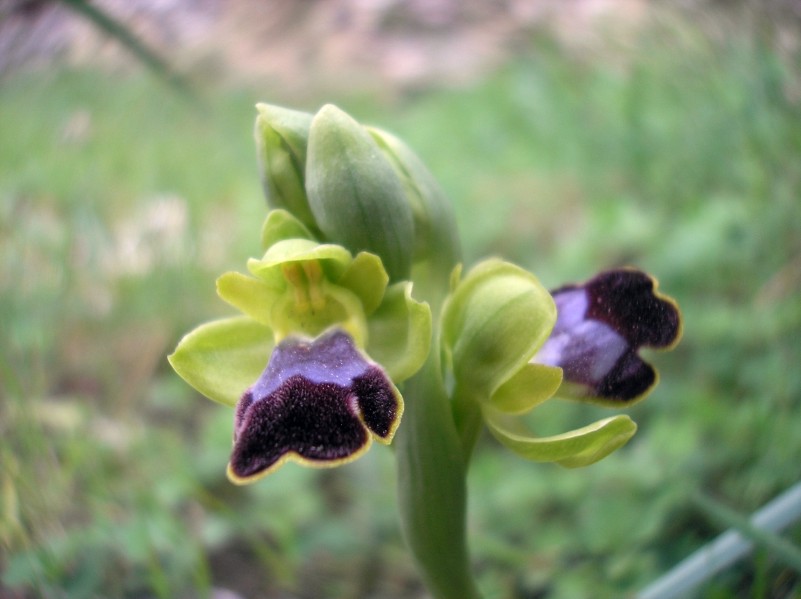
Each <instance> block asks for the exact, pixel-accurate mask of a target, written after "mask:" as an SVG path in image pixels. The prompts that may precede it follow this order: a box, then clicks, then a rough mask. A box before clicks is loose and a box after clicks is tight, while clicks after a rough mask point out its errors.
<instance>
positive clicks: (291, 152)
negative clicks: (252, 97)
mask: <svg viewBox="0 0 801 599" xmlns="http://www.w3.org/2000/svg"><path fill="white" fill-rule="evenodd" d="M256 109H257V110H258V112H259V114H258V116H257V117H256V130H255V137H256V153H257V156H258V160H259V171H260V174H261V179H262V184H263V186H264V193H265V195H266V196H267V204H268V205H269V206H270V207H271V208H283V209H285V210H288V211H289V212H290V213H292V214H293V215H294V216H295V218H297V219H298V220H299V221H300V222H301V223H303V224H304V225H305V226H306V227H308V228H310V229H311V230H313V231H316V230H317V227H316V225H315V222H314V216H313V215H312V212H311V209H310V208H309V201H308V199H307V197H306V187H305V172H306V146H307V143H308V139H309V127H310V126H311V122H312V115H311V114H309V113H307V112H300V111H297V110H289V109H287V108H281V107H280V106H272V105H270V104H256Z"/></svg>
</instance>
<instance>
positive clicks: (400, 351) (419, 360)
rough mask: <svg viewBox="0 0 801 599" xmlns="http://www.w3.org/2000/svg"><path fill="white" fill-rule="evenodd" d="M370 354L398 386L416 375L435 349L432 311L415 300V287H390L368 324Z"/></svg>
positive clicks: (368, 349)
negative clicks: (432, 348)
mask: <svg viewBox="0 0 801 599" xmlns="http://www.w3.org/2000/svg"><path fill="white" fill-rule="evenodd" d="M367 326H368V330H369V341H368V344H367V353H368V354H369V355H370V357H371V358H372V359H373V360H375V361H376V362H378V363H379V364H381V365H382V366H383V367H384V369H385V370H386V372H387V374H389V376H390V377H391V378H392V380H393V381H395V383H399V382H401V381H404V380H406V379H407V378H409V377H411V376H412V375H413V374H414V373H416V372H417V371H418V370H419V369H420V367H421V366H422V365H423V363H424V362H425V360H426V358H427V357H428V353H429V351H430V348H431V309H430V308H429V306H428V304H426V303H424V302H418V301H417V300H415V299H414V298H413V297H412V283H409V282H401V283H396V284H394V285H392V286H390V287H389V288H388V289H387V291H386V293H385V294H384V301H383V302H381V305H380V306H379V307H378V309H377V310H376V311H375V312H373V314H372V315H371V316H370V318H369V319H368V321H367Z"/></svg>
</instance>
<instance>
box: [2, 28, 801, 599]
mask: <svg viewBox="0 0 801 599" xmlns="http://www.w3.org/2000/svg"><path fill="white" fill-rule="evenodd" d="M746 25H747V24H743V23H741V22H740V23H739V24H736V26H732V27H733V28H732V29H730V30H727V31H725V32H724V33H725V35H712V34H710V32H709V30H707V29H705V28H704V26H703V24H699V23H698V22H696V21H694V20H693V19H690V18H678V19H676V20H670V21H669V22H668V21H665V22H662V23H661V24H658V25H657V26H654V27H652V28H649V29H647V30H644V31H642V32H641V34H640V35H639V36H637V37H636V39H635V43H633V44H632V46H631V47H630V48H626V49H625V50H624V51H623V50H618V51H615V52H610V53H609V54H606V55H602V56H594V57H588V56H587V55H580V54H575V53H570V52H566V51H564V50H563V49H562V48H561V47H560V46H559V45H558V44H556V43H554V41H553V39H552V38H551V37H550V36H548V35H547V34H541V35H535V36H532V37H531V38H530V39H528V40H527V41H526V43H525V44H523V45H522V46H521V48H520V49H519V52H518V57H517V58H516V59H515V60H513V61H511V62H510V63H508V64H506V65H505V66H503V67H502V68H499V69H496V70H494V71H493V72H491V73H489V74H487V75H486V76H485V77H483V78H482V79H481V80H480V81H478V82H475V83H472V84H470V85H468V86H462V87H460V88H458V89H452V88H451V89H449V88H444V87H438V86H433V85H432V86H429V87H427V88H425V89H418V90H416V91H415V93H413V94H406V95H400V96H394V97H392V98H388V97H385V96H382V97H384V99H383V100H376V95H375V94H372V93H366V92H365V93H361V92H360V93H355V92H354V93H347V94H346V93H343V92H342V91H335V92H332V93H325V92H324V91H320V92H316V93H315V94H305V95H300V94H298V93H287V92H286V91H285V90H283V89H282V88H279V87H277V86H276V87H271V86H270V85H260V86H259V87H258V89H253V88H249V87H247V86H244V85H240V86H231V85H229V86H225V87H223V88H220V89H216V90H215V91H210V90H211V89H212V86H211V85H209V84H207V85H205V86H204V87H203V90H204V91H203V92H202V93H203V100H202V103H197V102H193V101H188V100H187V99H186V98H184V97H182V96H180V95H177V94H175V93H174V92H173V91H172V90H171V89H169V88H168V87H165V86H164V85H163V84H162V83H161V82H160V81H159V80H158V79H157V78H154V77H152V76H150V75H148V74H143V73H138V72H131V73H128V74H124V75H123V74H109V73H108V72H101V71H98V70H96V69H76V68H68V69H50V70H46V71H35V72H20V73H18V74H16V75H9V76H6V78H5V79H3V80H2V81H0V330H1V331H2V346H1V347H0V397H1V398H2V403H0V438H1V439H2V443H0V517H1V519H0V548H2V549H1V550H0V571H1V572H2V579H1V580H2V583H0V596H3V597H5V596H8V597H37V596H45V597H163V598H167V597H204V596H210V595H212V594H215V593H216V594H217V596H221V595H220V593H221V590H220V589H229V590H233V591H235V592H237V593H240V594H241V595H242V596H245V597H251V598H255V597H267V598H286V597H301V598H320V597H339V598H362V597H384V598H391V597H398V598H411V597H423V596H424V591H423V590H422V589H421V587H420V585H419V583H418V582H417V580H416V577H415V574H414V571H413V567H412V565H411V563H410V561H409V558H408V557H407V556H406V554H405V551H404V548H403V544H402V541H401V539H400V538H399V533H398V528H397V523H396V518H395V513H394V470H393V460H392V456H391V451H390V450H388V449H385V448H380V447H377V448H374V449H373V450H372V451H371V452H370V453H369V455H368V456H367V457H366V458H364V459H362V460H360V461H357V462H356V463H354V464H351V465H348V466H346V467H343V468H340V469H337V470H334V471H330V472H329V471H325V472H317V471H308V470H304V469H301V468H296V467H292V466H290V467H287V468H284V469H282V470H281V471H280V472H279V473H277V474H276V475H274V476H273V477H271V478H270V479H269V480H266V481H264V482H263V483H261V484H258V485H254V486H252V487H248V488H245V489H239V488H234V487H233V486H231V485H230V484H229V483H228V482H227V481H226V479H225V475H224V466H225V462H226V460H227V456H228V452H229V449H230V435H231V413H230V412H229V411H228V410H226V409H224V408H222V407H220V406H217V405H213V404H212V403H211V402H208V401H206V400H204V399H202V398H200V397H199V396H198V395H197V394H195V393H194V392H193V391H192V390H191V389H190V388H188V387H187V386H186V385H184V384H183V383H182V382H181V381H180V380H179V379H178V378H177V377H176V376H175V375H174V374H173V373H172V371H171V370H170V369H169V367H168V365H167V363H166V360H165V356H166V354H167V353H169V352H170V351H171V349H172V348H173V347H174V346H175V344H176V342H177V340H178V339H179V338H180V336H181V335H182V334H183V333H184V332H186V331H188V330H189V329H190V328H192V327H193V326H195V325H196V324H197V323H199V322H201V321H203V320H205V319H209V318H212V317H216V316H219V315H223V314H227V313H229V311H228V310H227V308H226V306H225V305H223V304H222V302H221V301H219V300H217V299H216V297H215V294H214V285H213V281H214V278H215V277H216V276H217V275H218V274H219V273H221V272H222V271H223V270H226V269H241V268H242V266H243V264H244V261H245V260H246V258H247V257H249V256H251V255H253V254H254V253H255V252H256V251H257V239H258V232H259V228H260V225H261V220H262V218H263V215H264V210H265V206H264V202H263V198H262V195H261V190H260V185H259V181H258V176H257V171H256V163H255V154H254V149H253V144H252V139H251V126H252V122H253V119H254V116H255V112H254V109H253V104H254V103H255V102H256V101H259V100H266V101H270V102H273V103H283V104H291V105H293V106H296V107H300V108H308V109H314V108H316V107H317V106H319V105H320V104H321V103H323V102H327V101H334V102H336V103H338V104H340V105H341V106H342V107H343V108H345V109H346V110H348V111H349V112H351V113H352V114H354V115H355V116H356V117H358V118H359V119H361V120H362V121H368V122H373V123H376V124H379V125H381V126H383V127H385V128H388V129H390V130H393V131H395V132H396V133H397V134H399V135H400V136H402V137H403V138H405V139H406V140H407V141H408V142H409V143H410V144H411V145H412V147H414V148H416V149H417V150H418V152H419V153H420V154H421V156H423V157H424V159H425V160H426V161H427V163H428V165H429V167H430V169H431V170H432V172H433V173H434V174H435V175H436V176H437V177H438V178H439V180H440V181H441V183H442V184H443V186H444V187H445V189H446V190H447V191H448V192H449V194H450V196H451V197H452V198H453V200H454V202H455V206H456V210H457V215H458V220H459V224H460V227H461V231H462V234H463V238H464V245H465V248H466V253H467V261H468V262H472V261H475V260H476V259H478V258H480V257H482V256H486V255H489V254H502V255H504V256H506V257H508V258H510V259H512V260H515V261H517V262H519V263H521V264H522V265H524V266H526V267H528V268H530V269H532V270H533V271H534V272H535V273H537V274H538V275H539V276H540V277H541V278H542V280H543V281H544V282H545V283H546V284H548V285H549V286H556V285H558V284H560V283H563V282H568V281H576V280H581V279H584V278H587V277H589V276H591V275H592V274H593V273H595V272H596V271H598V270H601V269H604V268H608V267H611V266H616V265H620V264H632V265H637V266H640V267H642V268H644V269H646V270H648V271H650V272H653V273H654V274H656V275H657V276H658V278H659V279H660V283H661V288H662V289H663V290H664V291H665V292H667V293H669V294H671V295H673V296H674V297H675V298H677V300H678V301H679V303H680V305H681V306H682V308H683V312H684V315H685V336H684V340H683V342H682V343H681V345H680V346H679V348H678V349H677V350H676V351H674V352H673V353H671V354H667V355H655V356H654V361H655V362H656V363H657V364H658V366H659V368H660V370H661V373H662V383H661V385H660V386H659V387H658V389H657V390H656V392H655V393H654V394H653V396H652V397H651V398H650V399H649V400H648V401H646V402H644V403H642V404H640V405H638V406H637V407H635V408H634V409H633V410H632V411H631V414H632V416H633V417H634V419H635V420H636V421H637V422H638V423H639V425H640V432H639V433H638V434H637V436H636V437H635V439H634V440H633V441H632V442H631V443H630V444H629V445H628V446H627V447H626V448H624V449H623V450H621V451H619V452H618V453H616V454H615V455H613V456H612V457H610V458H608V459H607V460H605V461H604V462H601V463H600V464H597V465H595V466H593V467H591V468H589V469H585V470H578V471H568V470H562V469H559V468H557V467H553V466H548V465H543V466H538V465H532V464H529V463H524V462H522V461H519V460H517V459H516V458H514V457H513V456H512V455H510V454H508V453H506V452H504V451H502V450H501V449H500V448H498V447H497V446H496V445H495V444H494V442H492V441H491V440H490V439H484V440H482V442H481V446H480V448H479V450H478V451H477V452H476V457H475V464H474V467H473V469H472V471H471V475H470V481H469V484H470V490H471V504H470V530H471V536H472V544H473V551H474V554H475V563H476V570H477V573H478V576H479V579H480V581H481V584H482V587H483V588H485V589H486V591H487V594H488V596H489V597H497V598H520V599H522V598H534V597H547V598H575V597H620V596H625V595H627V594H631V593H633V592H635V591H636V590H637V589H640V588H642V587H643V586H644V585H646V584H647V583H648V582H650V581H652V580H653V579H655V578H656V577H657V576H658V575H659V574H661V573H662V572H664V571H666V570H667V569H669V568H670V567H671V566H673V565H674V564H675V563H677V562H678V561H680V560H681V559H682V558H683V557H685V556H686V555H688V554H689V553H691V552H692V551H693V550H694V549H696V548H697V547H699V546H700V545H702V544H704V543H705V542H707V541H709V540H710V539H712V538H713V537H714V536H716V535H717V534H719V533H720V532H721V530H720V528H719V526H718V524H716V523H715V522H714V521H713V520H712V519H710V518H709V515H708V514H706V513H705V512H704V511H702V510H701V509H699V507H698V505H697V503H695V502H694V501H693V500H692V497H693V495H694V494H695V493H698V492H700V493H703V494H704V495H706V496H710V497H713V498H716V499H717V500H718V501H720V502H722V503H724V504H726V505H728V506H730V507H733V508H735V509H737V510H738V511H740V512H741V513H743V514H747V513H750V512H752V511H754V510H755V509H757V508H758V507H759V506H761V505H763V504H764V503H765V502H766V501H768V500H769V499H770V498H772V497H773V496H775V495H776V494H778V493H779V492H781V491H782V490H784V489H786V488H787V487H789V486H791V485H792V484H794V483H795V482H797V481H798V480H799V475H800V474H801V470H800V469H799V456H800V455H801V434H799V423H801V368H799V365H800V364H801V343H799V339H801V302H799V299H798V298H799V293H800V292H801V201H799V197H801V72H799V66H800V63H799V54H798V51H797V50H795V49H794V48H797V42H798V40H795V45H792V44H791V45H790V46H785V45H781V44H776V43H774V42H775V40H774V39H772V38H771V37H769V36H768V37H766V36H765V35H764V30H763V29H760V28H758V27H749V26H746ZM718 33H719V32H718ZM788 48H789V49H788ZM535 416H536V420H534V421H532V426H534V427H535V428H536V429H537V430H538V431H541V432H543V433H547V432H548V431H557V430H562V429H564V427H567V426H577V425H580V424H583V423H586V422H589V421H590V420H592V419H593V418H595V417H598V416H599V413H596V410H595V409H593V408H587V407H586V406H581V405H575V404H570V403H565V402H550V404H548V405H547V406H545V407H543V408H542V409H538V410H537V411H536V413H535ZM786 538H787V539H788V540H790V541H794V542H796V543H798V542H799V541H801V528H799V526H798V525H796V526H794V527H793V528H792V529H791V530H790V531H788V534H787V536H786ZM700 594H701V596H703V597H721V598H723V597H726V598H728V597H776V598H779V597H794V596H799V594H801V575H799V573H798V572H795V571H793V570H791V569H789V568H787V567H785V566H783V565H782V563H781V562H780V561H777V560H776V559H775V557H774V556H773V555H771V554H770V553H768V552H764V551H759V552H757V553H756V554H755V555H753V556H751V557H749V558H748V560H747V561H745V562H741V563H740V564H738V566H737V567H736V568H733V569H730V570H728V571H727V572H725V573H723V574H722V575H720V576H718V577H716V578H715V579H714V580H713V581H712V582H710V583H709V584H708V585H707V586H705V587H704V588H703V589H702V590H701V592H700Z"/></svg>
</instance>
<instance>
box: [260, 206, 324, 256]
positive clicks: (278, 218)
mask: <svg viewBox="0 0 801 599" xmlns="http://www.w3.org/2000/svg"><path fill="white" fill-rule="evenodd" d="M285 239H314V236H313V235H312V234H311V232H310V231H309V229H307V228H306V226H305V225H304V224H303V223H302V222H300V221H299V220H298V219H297V218H295V217H294V216H292V214H290V213H289V212H287V211H286V210H281V209H278V210H270V212H269V213H268V214H267V218H266V219H264V225H263V226H262V228H261V247H262V249H263V250H267V249H268V248H269V247H270V246H272V245H274V244H276V243H278V242H279V241H283V240H285Z"/></svg>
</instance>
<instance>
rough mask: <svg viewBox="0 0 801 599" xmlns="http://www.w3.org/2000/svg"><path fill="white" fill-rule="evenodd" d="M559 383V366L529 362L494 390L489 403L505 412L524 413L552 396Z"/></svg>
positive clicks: (560, 380)
mask: <svg viewBox="0 0 801 599" xmlns="http://www.w3.org/2000/svg"><path fill="white" fill-rule="evenodd" d="M561 384H562V369H561V368H554V367H553V366H545V365H544V364H536V363H533V362H529V363H528V364H525V365H524V366H523V368H521V369H520V370H518V371H517V372H516V373H514V374H513V375H512V376H511V377H510V378H509V379H508V380H507V381H505V382H504V383H503V384H501V386H500V387H498V388H497V389H496V390H495V393H493V394H492V397H490V403H491V404H492V407H494V408H496V409H497V410H499V411H501V412H504V413H506V414H524V413H526V412H528V411H529V410H531V409H532V408H534V407H536V406H538V405H539V404H541V403H543V402H545V401H547V400H548V399H550V398H551V397H553V394H554V393H556V390H557V389H559V386H560V385H561Z"/></svg>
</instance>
